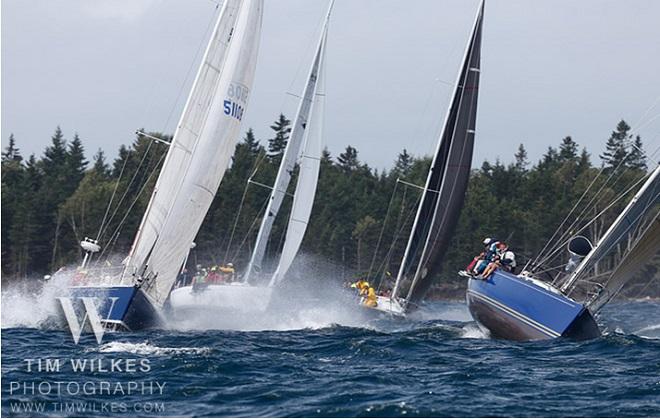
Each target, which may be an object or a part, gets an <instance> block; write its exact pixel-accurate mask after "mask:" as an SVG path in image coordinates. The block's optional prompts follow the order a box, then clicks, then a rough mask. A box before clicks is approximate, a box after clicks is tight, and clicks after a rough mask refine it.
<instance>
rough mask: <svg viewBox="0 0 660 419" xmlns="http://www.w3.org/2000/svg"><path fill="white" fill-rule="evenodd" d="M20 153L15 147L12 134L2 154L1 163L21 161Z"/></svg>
mask: <svg viewBox="0 0 660 419" xmlns="http://www.w3.org/2000/svg"><path fill="white" fill-rule="evenodd" d="M22 160H23V156H21V151H20V150H19V149H18V147H16V140H14V134H9V145H7V148H6V149H5V151H3V152H2V161H18V162H20V161H22Z"/></svg>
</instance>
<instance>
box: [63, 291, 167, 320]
mask: <svg viewBox="0 0 660 419" xmlns="http://www.w3.org/2000/svg"><path fill="white" fill-rule="evenodd" d="M69 292H70V295H71V297H73V298H80V297H95V298H96V301H97V302H96V307H97V309H98V313H99V316H100V317H101V319H102V321H103V322H104V324H105V326H106V328H109V329H121V330H141V329H148V328H153V327H158V326H160V325H161V324H162V317H161V314H160V312H159V310H158V309H156V307H154V306H153V304H152V303H151V301H149V299H148V298H147V297H146V295H145V294H144V292H142V290H141V289H139V288H137V287H135V286H131V285H123V286H122V285H116V286H83V287H71V288H69ZM113 300H114V301H113Z"/></svg>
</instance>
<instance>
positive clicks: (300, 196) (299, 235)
mask: <svg viewBox="0 0 660 419" xmlns="http://www.w3.org/2000/svg"><path fill="white" fill-rule="evenodd" d="M326 36H327V27H326V28H324V30H323V34H322V36H321V42H320V44H319V48H318V50H317V53H316V59H315V60H314V65H313V66H312V71H311V73H310V80H312V79H317V80H316V88H315V97H314V103H313V104H312V110H311V118H310V121H309V124H308V126H309V130H308V131H307V132H306V133H305V134H306V135H305V146H304V148H303V152H302V155H301V156H300V160H299V167H300V171H299V173H298V182H297V184H296V191H295V195H294V197H293V206H292V207H291V214H290V215H289V224H288V227H287V230H286V236H285V238H284V247H283V248H282V254H281V255H280V262H279V264H278V265H277V269H275V273H274V274H273V276H272V278H271V279H270V284H269V286H274V285H277V284H278V283H279V282H280V281H281V280H282V278H284V275H286V273H287V271H288V270H289V268H290V267H291V263H293V259H294V258H295V257H296V254H297V253H298V250H299V249H300V245H301V243H302V240H303V237H304V236H305V230H307V223H308V222H309V217H310V215H311V213H312V206H313V205H314V196H315V195H316V185H317V184H318V180H319V169H320V166H321V153H322V149H323V146H322V144H323V105H324V98H325V94H324V92H323V58H324V53H325V39H326Z"/></svg>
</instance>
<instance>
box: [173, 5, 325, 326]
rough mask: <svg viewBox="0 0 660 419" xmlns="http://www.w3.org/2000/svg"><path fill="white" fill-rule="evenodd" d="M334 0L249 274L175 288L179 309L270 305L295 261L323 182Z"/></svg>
mask: <svg viewBox="0 0 660 419" xmlns="http://www.w3.org/2000/svg"><path fill="white" fill-rule="evenodd" d="M333 3H334V0H333V1H331V2H330V5H329V7H328V12H327V14H326V16H325V20H324V23H323V26H322V29H321V35H320V39H319V42H318V45H317V48H316V52H315V55H314V60H313V62H312V65H311V67H310V70H309V73H308V77H307V82H306V84H305V88H304V90H303V93H302V95H301V100H300V102H299V104H298V110H297V112H296V117H295V119H294V123H293V128H292V131H291V136H290V138H289V141H288V143H287V146H286V149H285V151H284V155H283V156H282V162H281V164H280V167H279V170H278V172H277V177H276V179H275V184H274V186H273V188H272V191H271V194H270V197H269V199H268V205H267V207H266V210H265V212H264V215H263V219H262V222H261V226H260V228H259V233H258V235H257V239H256V243H255V247H254V251H253V253H252V256H251V258H250V263H249V265H248V268H247V270H246V272H245V274H244V275H243V277H242V278H241V279H240V280H237V281H234V282H230V283H225V284H208V285H206V286H204V288H203V289H202V290H197V289H195V287H194V286H193V285H189V286H184V287H180V288H176V289H174V290H172V292H171V294H170V305H171V307H172V309H173V311H174V312H175V314H177V312H178V313H181V312H188V311H193V312H198V311H205V310H207V309H209V308H211V309H215V310H223V311H224V310H229V311H233V312H255V311H256V312H260V311H264V310H266V308H267V307H268V304H269V302H270V300H271V296H272V293H273V289H274V288H275V287H276V286H277V285H278V284H279V283H280V282H281V281H282V280H283V278H284V277H285V275H286V273H287V271H288V270H289V268H290V267H291V264H292V263H293V260H294V258H295V256H296V254H297V253H298V250H299V249H300V245H301V243H302V240H303V237H304V235H305V230H306V229H307V223H308V222H309V218H310V215H311V212H312V206H313V203H314V196H315V193H316V186H317V183H318V176H319V168H320V159H321V152H322V132H323V126H322V125H323V121H322V116H323V102H324V94H323V93H322V92H321V89H322V86H323V63H324V56H325V45H326V39H327V32H328V22H329V19H330V13H331V11H332V6H333ZM296 165H298V167H299V173H298V181H297V184H296V189H295V192H294V199H293V205H292V209H291V213H290V215H289V221H288V227H287V231H286V237H285V240H284V247H283V249H282V253H281V255H280V259H279V264H278V266H277V269H276V270H275V272H274V273H273V274H272V275H271V276H270V279H268V283H267V284H262V283H260V281H259V280H260V279H261V278H260V275H261V274H262V270H261V267H262V263H263V260H264V255H265V252H266V246H267V243H268V239H269V237H270V233H271V230H272V227H273V223H274V221H275V218H276V217H277V215H278V212H279V210H280V206H281V204H282V201H283V199H284V196H285V195H286V191H287V188H288V186H289V183H290V181H291V176H292V174H293V172H294V169H295V167H296Z"/></svg>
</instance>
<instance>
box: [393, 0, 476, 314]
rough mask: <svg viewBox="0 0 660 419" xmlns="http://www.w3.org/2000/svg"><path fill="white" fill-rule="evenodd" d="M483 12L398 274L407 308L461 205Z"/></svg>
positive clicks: (426, 282) (419, 294)
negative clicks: (405, 284) (406, 284)
mask: <svg viewBox="0 0 660 419" xmlns="http://www.w3.org/2000/svg"><path fill="white" fill-rule="evenodd" d="M483 11H484V6H483V2H482V3H481V5H480V7H479V11H478V13H477V17H476V19H475V23H474V27H473V29H472V32H471V36H470V40H469V42H468V45H467V48H466V51H465V55H464V59H463V64H462V66H461V68H460V71H459V74H458V77H457V81H456V85H455V87H454V95H453V98H452V102H451V105H450V107H449V109H448V112H447V116H446V118H445V123H444V126H443V130H442V134H441V136H440V139H439V142H438V147H437V149H436V152H435V154H434V156H433V161H432V162H431V168H430V170H429V174H428V177H427V180H426V185H425V187H424V191H423V194H422V197H421V201H420V204H419V207H418V210H417V215H416V217H415V221H414V223H413V229H412V232H411V234H410V238H409V240H408V244H407V247H406V251H405V254H404V257H403V260H402V263H401V267H400V269H399V273H398V275H397V281H396V284H395V288H394V291H393V295H394V296H395V297H398V294H399V293H400V292H401V284H402V282H403V281H408V280H410V282H411V284H410V287H409V288H408V292H407V295H406V306H407V307H408V305H409V304H410V303H416V302H418V301H420V300H421V299H422V298H423V297H424V296H425V295H426V293H427V292H428V290H429V288H430V287H431V283H432V279H433V277H434V276H435V275H436V274H437V273H438V272H439V270H440V267H441V262H442V254H443V253H444V252H446V251H447V248H448V245H449V242H450V240H451V236H452V234H453V231H454V227H455V225H456V223H457V222H458V216H459V214H460V210H461V207H462V205H463V200H464V196H465V191H466V189H467V182H468V178H469V175H470V164H471V161H472V150H473V146H474V135H475V122H476V116H477V97H478V91H479V72H480V57H481V31H482V22H483Z"/></svg>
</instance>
